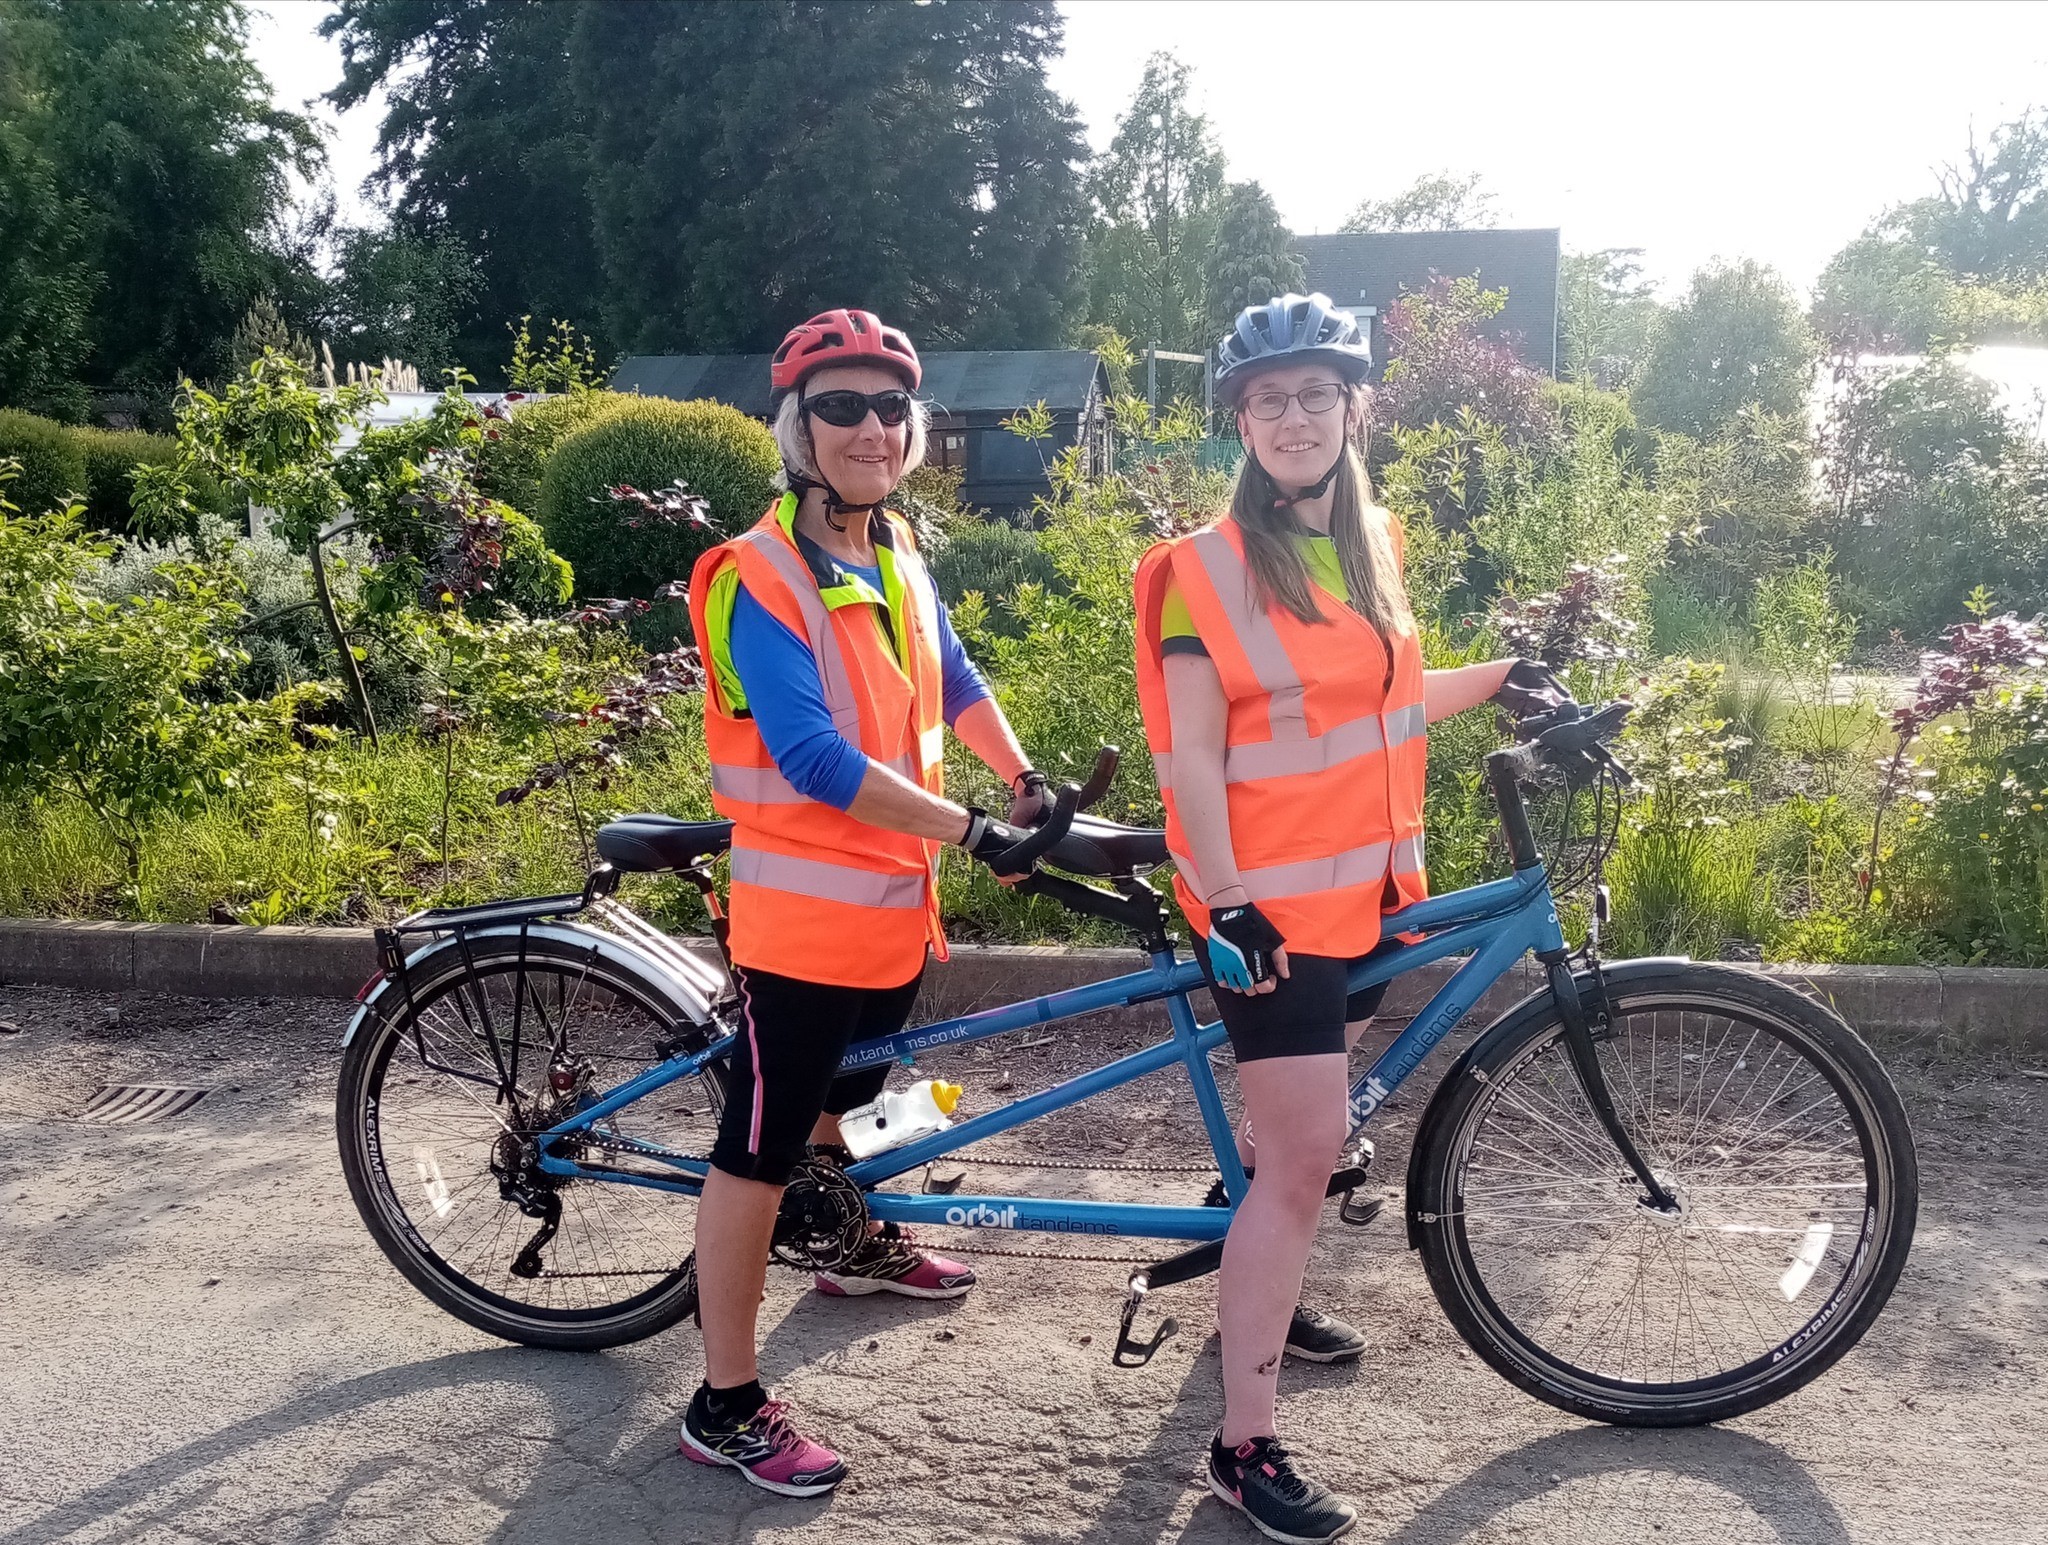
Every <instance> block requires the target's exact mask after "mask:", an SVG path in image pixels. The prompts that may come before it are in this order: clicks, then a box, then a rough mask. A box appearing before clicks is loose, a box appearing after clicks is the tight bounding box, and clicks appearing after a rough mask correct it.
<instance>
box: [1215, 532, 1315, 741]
mask: <svg viewBox="0 0 2048 1545" xmlns="http://www.w3.org/2000/svg"><path fill="white" fill-rule="evenodd" d="M1188 543H1189V546H1190V547H1191V548H1192V549H1193V551H1194V554H1195V556H1196V557H1197V558H1199V559H1201V561H1202V567H1203V568H1204V569H1206V570H1208V572H1209V585H1210V588H1211V589H1213V590H1214V591H1215V592H1216V599H1217V601H1218V602H1219V603H1221V605H1222V607H1223V615H1224V617H1225V618H1226V619H1227V620H1228V621H1229V623H1230V631H1231V634H1232V636H1233V637H1235V638H1236V639H1237V644H1238V647H1239V648H1240V649H1242V650H1243V651H1244V656H1245V659H1246V660H1247V661H1249V662H1250V664H1251V668H1252V674H1253V675H1254V676H1256V677H1257V678H1258V682H1259V686H1260V687H1261V689H1263V690H1264V691H1265V692H1266V693H1267V694H1268V695H1269V696H1270V697H1271V699H1272V702H1271V703H1270V705H1269V706H1268V708H1267V715H1268V718H1269V719H1270V721H1271V723H1272V726H1273V738H1274V739H1275V740H1299V739H1302V738H1303V737H1305V736H1306V735H1307V734H1308V715H1307V712H1306V711H1305V710H1304V709H1303V707H1302V691H1303V688H1302V684H1301V672H1299V671H1298V670H1296V669H1295V668H1294V662H1293V661H1292V660H1290V659H1288V657H1287V647H1286V646H1285V645H1284V644H1282V643H1281V642H1280V631H1279V629H1277V628H1275V627H1274V626H1273V619H1272V618H1271V617H1268V616H1267V615H1266V609H1265V608H1264V607H1263V606H1256V605H1254V604H1253V603H1252V595H1251V571H1250V570H1249V569H1247V568H1246V567H1245V562H1244V559H1243V558H1241V557H1239V556H1238V552H1237V549H1236V548H1234V547H1232V546H1231V545H1230V538H1229V537H1227V536H1225V535H1224V534H1223V532H1222V531H1221V530H1220V529H1219V528H1217V527H1215V526H1211V527H1210V528H1209V529H1208V530H1207V531H1198V532H1196V533H1195V534H1194V535H1193V536H1192V537H1190V538H1189V539H1188Z"/></svg>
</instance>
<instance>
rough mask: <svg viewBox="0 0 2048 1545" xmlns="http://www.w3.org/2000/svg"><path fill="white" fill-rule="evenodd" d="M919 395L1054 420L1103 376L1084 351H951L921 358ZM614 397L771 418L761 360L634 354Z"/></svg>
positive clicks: (955, 409)
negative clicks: (666, 400) (705, 400)
mask: <svg viewBox="0 0 2048 1545" xmlns="http://www.w3.org/2000/svg"><path fill="white" fill-rule="evenodd" d="M923 358H924V387H923V395H924V396H926V397H928V398H930V399H931V401H932V404H933V405H934V406H935V407H936V408H938V409H939V410H940V411H941V412H944V413H982V412H1003V413H1008V412H1011V411H1013V410H1015V409H1017V408H1026V407H1029V406H1031V405H1032V404H1033V403H1036V402H1043V403H1044V404H1045V405H1046V407H1048V408H1050V409H1051V410H1052V411H1054V412H1055V413H1057V412H1061V411H1066V412H1074V411H1078V410H1079V409H1081V408H1084V407H1086V406H1087V404H1088V398H1089V394H1090V392H1091V391H1092V390H1094V388H1095V385H1096V381H1097V378H1098V377H1099V376H1100V375H1101V373H1102V364H1101V361H1099V360H1097V359H1096V357H1095V356H1094V355H1093V354H1092V353H1090V352H1089V351H1088V350H1086V349H1003V350H991V349H954V350H941V351H939V352H936V353H932V354H926V355H925V356H923ZM611 384H612V390H613V391H616V392H640V393H643V394H644V395H646V396H649V397H674V398H683V399H687V398H693V397H709V398H711V399H712V400H713V401H716V402H723V403H726V404H728V405H729V406H731V407H735V408H738V409H739V410H740V411H741V412H742V413H751V414H753V415H754V417H756V418H766V417H767V416H768V356H767V355H765V354H636V355H634V356H632V357H631V358H630V359H627V360H626V361H625V362H624V363H623V364H621V365H620V366H619V368H618V370H617V371H616V372H614V373H613V375H612V383H611Z"/></svg>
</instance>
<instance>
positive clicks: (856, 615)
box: [690, 494, 946, 987]
mask: <svg viewBox="0 0 2048 1545" xmlns="http://www.w3.org/2000/svg"><path fill="white" fill-rule="evenodd" d="M795 517H796V497H795V495H793V494H787V495H784V496H783V497H782V498H781V499H779V500H778V501H777V502H776V503H775V504H774V505H771V506H770V507H769V510H768V512H767V514H765V515H763V516H762V517H761V519H760V521H759V522H758V523H756V524H755V526H754V527H753V529H752V530H750V531H748V532H747V533H746V534H745V535H743V536H738V537H734V538H733V539H732V540H731V541H729V542H725V543H721V544H720V545H719V546H717V547H714V548H712V549H711V550H710V551H709V552H707V553H705V554H704V555H703V557H701V558H699V559H698V560H697V566H696V569H695V571H694V572H693V573H692V574H691V577H690V620H691V623H692V625H693V626H694V628H695V629H696V633H697V642H698V646H699V648H700V649H701V650H702V651H703V652H704V655H705V660H706V664H707V666H708V665H709V663H710V661H711V657H712V651H713V648H714V641H715V642H716V643H717V645H718V646H720V647H723V644H724V640H725V638H726V636H727V630H728V629H729V628H730V626H731V621H732V616H731V607H730V598H731V587H730V586H729V585H728V586H722V587H721V586H716V584H715V582H716V581H717V580H718V578H719V575H720V574H721V572H722V571H724V570H725V569H727V568H728V567H731V568H736V569H737V570H738V578H739V582H740V583H741V584H742V585H744V586H745V587H746V590H747V593H748V594H749V595H751V596H752V597H753V598H754V599H755V600H756V601H758V602H759V603H760V604H761V605H762V606H763V607H764V608H765V609H766V610H767V611H768V613H769V614H770V615H771V616H773V617H774V618H775V619H776V620H777V621H779V622H781V623H782V624H783V626H785V627H786V628H788V629H789V630H790V632H792V633H794V634H795V635H796V636H797V637H798V638H800V639H804V640H805V641H807V642H808V643H809V645H810V648H811V654H812V657H813V658H814V659H816V661H817V662H818V676H819V680H820V682H821V683H822V685H823V687H824V691H825V706H826V708H827V709H828V710H829V711H830V712H831V715H832V724H833V727H834V728H835V729H837V730H838V731H839V733H840V734H842V735H844V736H845V737H846V738H847V739H848V740H849V741H851V742H852V743H853V745H854V746H855V747H856V748H857V749H858V750H860V751H861V752H862V753H863V754H864V755H866V756H867V757H868V758H869V759H870V760H872V761H876V762H880V763H882V764H883V765H885V766H887V767H891V768H893V769H894V770H896V771H897V772H899V773H901V774H902V775H903V776H904V777H906V778H908V779H910V781H911V782H913V783H917V784H921V785H922V786H923V787H925V788H927V789H929V790H931V792H932V793H934V794H937V793H939V792H941V791H942V788H943V784H944V774H943V765H942V764H943V757H942V752H943V737H944V729H943V725H944V719H943V716H942V715H943V708H944V687H943V679H942V667H941V663H940V658H939V632H938V618H937V616H936V615H935V613H934V611H933V605H934V603H933V600H932V595H933V591H932V588H931V582H930V581H929V579H928V578H927V577H926V575H925V572H924V566H923V564H922V563H921V562H920V561H919V559H918V556H917V544H916V543H915V541H914V540H913V539H912V537H911V534H910V528H909V526H908V525H907V524H906V523H905V522H904V521H903V519H902V518H901V517H900V516H896V515H893V514H889V513H882V514H879V515H878V516H877V517H876V519H875V520H874V522H873V525H872V527H871V529H872V531H873V536H874V542H875V551H876V558H877V559H878V561H879V565H880V567H881V570H882V575H883V583H884V588H885V590H887V591H888V592H889V593H888V594H887V596H886V597H884V596H877V595H876V594H875V592H874V591H873V589H872V588H871V587H869V586H868V585H866V584H865V583H864V582H862V581H860V580H859V579H858V578H857V577H855V576H850V575H845V574H843V573H842V574H840V575H839V576H838V578H839V580H840V581H842V582H841V583H830V582H828V583H827V584H825V585H823V586H821V584H820V582H819V576H818V575H817V574H815V573H814V572H813V571H812V568H811V565H810V564H809V563H808V562H807V561H806V559H805V558H804V556H803V554H802V553H801V552H800V551H799V550H798V548H797V545H796V538H795V533H794V521H795ZM715 588H716V589H719V590H720V591H722V593H723V594H724V595H725V597H726V600H727V604H726V606H725V608H724V610H723V614H722V615H718V614H717V613H716V609H715V608H713V607H712V606H711V604H710V598H711V597H712V595H713V592H714V589H715ZM878 609H880V610H881V611H882V612H884V613H885V614H886V620H887V621H889V622H890V623H891V624H892V625H893V626H892V627H890V628H888V629H884V628H883V627H878V626H877V620H878V618H877V611H878ZM892 640H893V642H892ZM706 677H707V680H706V684H705V692H704V739H705V743H706V745H707V747H708V748H709V751H710V754H711V802H712V804H713V805H715V806H716V807H717V809H718V811H719V813H720V814H721V815H724V816H727V817H729V818H730V819H731V820H732V823H733V833H732V856H731V860H730V863H731V870H730V877H729V878H730V883H731V891H730V897H729V902H728V906H729V910H730V912H731V918H732V921H731V936H730V939H729V941H728V948H729V949H730V950H731V952H732V958H733V960H734V962H735V963H736V964H739V965H742V966H751V967H753V968H754V969H756V970H760V971H773V972H775V973H777V974H778V975H781V976H790V977H796V978H798V979H799V980H802V981H807V982H818V983H824V984H828V985H832V986H839V987H897V986H901V985H902V984H903V983H905V982H907V981H909V980H910V979H911V978H912V977H913V976H915V975H916V974H917V973H918V971H919V970H920V969H921V968H922V966H923V965H924V957H925V947H926V946H927V945H928V944H929V945H932V946H934V947H935V948H936V949H937V950H938V952H939V958H940V959H941V960H943V959H945V958H946V941H945V935H944V934H943V933H942V932H941V931H940V928H939V905H938V888H937V884H936V880H935V875H934V865H935V862H936V859H937V855H938V849H939V844H937V843H935V842H928V841H926V840H925V839H923V838H920V837H912V836H908V835H906V834H904V833H902V832H892V831H884V830H882V829H881V828H880V827H877V826H870V825H868V824H867V823H866V822H863V821H857V820H855V819H854V818H853V817H852V816H850V815H848V814H847V813H846V812H845V811H843V810H837V809H834V808H833V807H832V806H831V805H828V804H825V803H823V802H821V801H819V800H815V799H810V798H808V797H806V796H805V795H803V794H800V793H798V792H797V790H796V788H795V787H794V786H793V785H792V784H791V783H790V782H789V781H788V780H787V779H786V778H784V777H783V776H782V774H781V772H780V771H778V770H777V768H776V766H775V761H774V758H772V757H771V756H770V755H769V754H768V747H767V744H766V742H764V741H763V740H762V738H761V732H760V730H759V729H757V728H756V727H755V724H754V720H753V716H752V715H751V714H750V713H749V712H748V711H747V710H746V709H745V708H744V707H743V706H740V707H736V706H735V705H733V704H731V703H729V702H728V701H727V699H726V695H725V693H724V692H723V691H722V690H721V688H720V685H719V681H718V673H717V672H716V671H711V670H707V672H706Z"/></svg>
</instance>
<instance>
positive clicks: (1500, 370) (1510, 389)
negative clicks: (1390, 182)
mask: <svg viewBox="0 0 2048 1545" xmlns="http://www.w3.org/2000/svg"><path fill="white" fill-rule="evenodd" d="M1507 300H1508V294H1507V291H1506V290H1482V289H1481V288H1480V287H1479V281H1478V280H1477V279H1474V278H1472V277H1470V276H1466V277H1464V278H1459V279H1447V278H1445V277H1444V276H1443V275H1441V274H1438V275H1436V276H1434V277H1433V278H1431V280H1430V281H1429V285H1428V287H1427V288H1425V289H1424V290H1422V291H1421V293H1419V294H1414V295H1403V296H1402V297H1401V298H1400V299H1399V300H1398V301H1396V302H1395V303H1394V306H1393V309H1392V310H1391V311H1389V312H1388V313H1387V330H1386V337H1387V369H1386V374H1385V376H1384V377H1383V379H1382V380H1381V382H1380V387H1379V390H1378V391H1377V392H1375V393H1374V395H1373V421H1374V423H1375V425H1376V426H1379V427H1388V426H1392V427H1398V428H1402V429H1423V428H1427V427H1428V426H1429V425H1432V424H1455V423H1457V422H1459V420H1460V417H1461V415H1463V414H1466V413H1468V412H1469V413H1470V414H1472V415H1474V416H1476V417H1477V418H1479V419H1482V420H1484V421H1485V422H1486V423H1488V424H1492V425H1494V426H1496V427H1497V428H1498V429H1499V430H1500V431H1501V432H1502V433H1503V434H1504V435H1505V436H1506V438H1507V440H1508V442H1509V443H1510V444H1512V445H1528V444H1531V443H1534V442H1535V441H1538V440H1541V439H1544V438H1545V437H1547V436H1548V435H1549V434H1550V433H1551V432H1552V430H1553V429H1554V428H1555V427H1556V420H1555V417H1554V415H1553V414H1552V412H1551V410H1550V408H1549V406H1548V404H1546V402H1545V401H1544V398H1543V392H1542V387H1543V377H1542V376H1541V375H1540V374H1539V373H1538V372H1536V371H1534V370H1532V369H1530V368H1529V366H1528V365H1526V364H1524V363H1523V362H1522V359H1521V356H1520V355H1519V354H1517V353H1516V352H1515V348H1514V345H1513V344H1512V343H1510V342H1508V341H1507V340H1505V339H1502V338H1496V337H1493V336H1491V335H1490V334H1489V333H1488V332H1487V331H1486V326H1487V324H1488V323H1489V322H1490V321H1491V320H1492V319H1493V318H1494V317H1496V316H1498V315H1500V312H1501V308H1502V307H1503V306H1505V305H1506V304H1507ZM1375 459H1376V460H1377V458H1375Z"/></svg>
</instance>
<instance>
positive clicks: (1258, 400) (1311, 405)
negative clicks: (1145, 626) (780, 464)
mask: <svg viewBox="0 0 2048 1545" xmlns="http://www.w3.org/2000/svg"><path fill="white" fill-rule="evenodd" d="M1343 395H1344V388H1343V387H1341V386H1339V385H1337V383H1336V382H1334V381H1318V382H1316V384H1315V385H1313V386H1304V387H1303V388H1302V389H1301V390H1300V391H1298V392H1253V393H1252V394H1251V395H1250V396H1249V397H1247V398H1245V400H1244V410H1245V412H1247V413H1249V414H1250V415H1251V416H1252V417H1253V418H1256V419H1267V420H1270V419H1276V418H1278V417H1279V416H1280V415H1281V414H1283V413H1285V412H1286V411H1287V404H1289V403H1290V402H1298V403H1300V404H1301V411H1302V412H1304V413H1327V412H1329V411H1330V409H1332V408H1334V407H1336V406H1337V402H1338V400H1339V399H1340V398H1341V397H1343ZM827 422H828V423H829V422H830V420H829V419H828V420H827ZM883 422H884V423H886V422H887V420H886V419H885V420H883Z"/></svg>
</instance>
